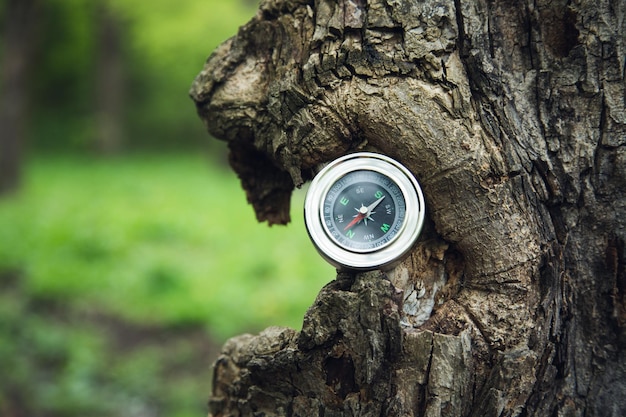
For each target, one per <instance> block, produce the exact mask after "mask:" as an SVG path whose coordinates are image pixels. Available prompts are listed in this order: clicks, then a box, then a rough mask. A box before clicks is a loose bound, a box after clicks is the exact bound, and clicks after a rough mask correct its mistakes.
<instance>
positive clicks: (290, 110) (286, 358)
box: [191, 0, 626, 417]
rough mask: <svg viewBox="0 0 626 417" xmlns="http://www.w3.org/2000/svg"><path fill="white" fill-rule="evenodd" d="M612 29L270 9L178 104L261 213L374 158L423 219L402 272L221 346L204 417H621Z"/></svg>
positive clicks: (402, 8) (622, 125) (587, 5)
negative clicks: (328, 174) (405, 172)
mask: <svg viewBox="0 0 626 417" xmlns="http://www.w3.org/2000/svg"><path fill="white" fill-rule="evenodd" d="M625 17H626V3H625V2H624V1H612V2H611V1H609V2H602V1H601V2H597V1H594V2H591V1H586V0H580V1H577V2H570V1H565V0H556V1H543V0H542V1H529V2H526V3H524V2H508V1H495V0H494V1H484V0H482V1H481V0H479V1H472V2H469V1H468V2H465V1H460V0H454V1H452V0H450V1H435V0H426V1H421V2H417V1H410V0H367V1H366V0H335V1H333V0H316V1H315V2H313V1H309V0H266V1H263V2H262V3H261V6H260V11H259V13H258V14H257V16H256V17H255V18H254V19H253V20H252V21H250V22H249V23H248V24H246V25H245V26H243V27H242V28H241V29H240V31H239V33H238V35H237V36H236V37H234V38H232V39H230V40H229V41H227V42H225V43H224V44H223V45H222V46H220V47H219V48H218V49H217V50H216V51H215V52H214V53H213V55H212V56H211V57H210V58H209V60H208V61H207V64H206V65H205V67H204V69H203V70H202V72H201V73H200V74H199V75H198V77H197V78H196V80H195V82H194V84H193V86H192V89H191V95H192V97H193V99H194V100H195V101H196V104H197V107H198V111H199V114H200V116H201V118H202V119H203V120H204V122H205V123H206V125H207V128H208V130H209V132H210V133H212V134H213V135H214V136H216V137H218V138H221V139H224V140H226V141H228V144H229V147H230V155H231V164H232V166H233V168H234V169H235V171H237V173H238V174H239V176H240V177H241V180H242V186H243V187H244V189H245V190H246V192H247V196H248V200H249V201H250V202H251V203H252V204H253V205H254V207H255V210H256V213H257V217H258V219H259V220H261V221H263V220H266V221H268V222H269V223H270V224H272V223H286V222H287V221H288V220H289V215H288V213H289V195H290V193H291V191H292V189H293V187H294V186H296V187H299V186H301V185H302V184H303V183H304V182H305V181H306V180H309V179H310V178H311V177H312V176H313V172H314V171H315V168H316V167H317V166H318V165H319V164H321V163H324V162H328V161H330V160H332V159H334V158H336V157H338V156H340V155H343V154H346V153H349V152H352V151H355V150H360V149H367V150H373V151H377V152H380V153H384V154H387V155H389V156H391V157H393V158H395V159H397V160H399V161H400V162H402V163H403V164H404V165H405V166H407V167H408V168H409V169H410V170H411V171H412V172H413V173H414V174H415V176H416V177H417V178H418V180H419V181H420V183H421V184H422V186H423V189H424V193H425V196H426V200H427V208H428V213H427V216H428V217H429V222H428V227H427V228H426V229H427V230H426V231H425V232H424V233H423V237H422V238H420V241H419V242H418V244H417V245H416V246H415V248H414V250H413V251H412V253H411V255H410V256H409V257H408V258H407V259H406V260H405V261H404V262H403V263H402V264H400V265H399V266H397V267H396V268H395V269H393V270H391V271H388V272H385V273H383V272H380V271H374V272H367V273H351V272H342V273H339V274H338V275H337V279H336V280H335V281H333V282H331V283H330V284H329V285H328V286H326V287H325V288H324V289H323V290H322V291H321V292H320V294H319V296H318V298H317V300H316V301H315V303H314V305H313V306H311V308H310V309H309V311H308V312H307V314H306V316H305V318H304V324H303V328H302V330H301V331H300V332H296V331H294V330H289V329H278V328H270V329H267V330H266V331H264V332H263V333H261V334H260V335H258V336H249V335H245V336H240V337H237V338H234V339H232V340H230V341H229V342H227V343H226V345H225V346H224V349H223V353H222V355H221V356H220V357H219V359H218V360H217V362H216V364H215V376H214V378H215V380H214V386H213V394H212V397H211V400H210V410H211V411H210V415H212V416H215V417H217V416H252V415H255V416H257V415H258V416H260V415H265V416H307V417H311V416H320V417H321V416H325V417H328V416H429V417H430V416H447V417H454V416H476V417H478V416H501V415H502V416H546V417H548V416H550V417H552V416H623V415H626V262H625V251H624V247H625V239H626V230H625V225H626V196H625V193H626V167H625V164H626V146H625V145H626V108H625V101H626V98H625V97H626V89H625V83H624V66H625V52H626V51H625V47H626V44H625V42H626V36H625V30H626V19H625ZM302 233H305V231H304V230H303V231H302ZM311 256H315V255H314V254H312V255H311ZM294 279H297V277H294Z"/></svg>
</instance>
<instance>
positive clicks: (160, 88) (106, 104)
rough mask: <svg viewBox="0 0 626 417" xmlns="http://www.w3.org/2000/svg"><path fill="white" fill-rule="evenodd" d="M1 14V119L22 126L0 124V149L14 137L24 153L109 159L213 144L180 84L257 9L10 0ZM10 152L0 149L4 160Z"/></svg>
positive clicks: (247, 5) (201, 3)
mask: <svg viewBox="0 0 626 417" xmlns="http://www.w3.org/2000/svg"><path fill="white" fill-rule="evenodd" d="M0 7H2V11H1V12H0V13H2V22H3V28H2V32H1V35H0V36H2V39H1V40H2V45H4V48H3V51H4V52H3V59H2V68H3V90H2V91H3V92H2V100H3V103H5V104H4V105H3V110H2V116H3V117H6V114H7V111H13V112H14V113H15V112H20V113H21V114H22V117H20V119H22V120H28V121H29V122H28V123H22V125H24V126H25V127H26V129H25V130H24V131H20V132H17V133H13V134H11V133H10V132H8V130H7V129H8V127H9V125H8V124H7V123H2V126H3V128H2V138H1V139H2V143H3V146H14V145H9V143H12V142H13V141H15V137H19V138H20V141H21V143H22V144H23V145H22V146H23V147H25V148H27V149H28V150H33V149H34V150H63V151H67V150H72V151H84V150H93V151H98V152H104V153H115V152H120V151H123V150H124V149H146V148H150V149H154V148H160V149H163V148H189V147H197V146H199V145H202V146H205V144H206V146H214V145H211V144H210V143H212V141H208V140H207V138H206V135H205V134H204V132H203V128H202V125H201V123H200V122H199V121H198V119H197V117H196V116H195V112H194V110H193V104H192V103H191V101H190V100H189V98H188V96H187V91H188V87H189V84H190V82H191V80H193V78H194V76H195V73H196V72H197V70H198V68H200V67H201V66H202V63H203V60H204V59H205V58H206V57H205V56H204V55H205V54H206V51H207V50H211V49H213V48H214V47H216V46H217V45H218V44H219V43H220V42H222V41H223V40H225V39H226V38H228V37H230V36H232V35H233V34H234V33H235V32H236V28H237V26H239V25H241V24H243V23H244V22H245V21H246V20H247V19H248V18H249V17H250V16H251V15H252V14H253V13H254V11H255V8H256V5H255V4H253V3H251V2H250V1H249V0H248V1H246V0H239V1H228V2H223V1H217V0H213V1H206V0H178V1H171V0H153V1H150V2H145V1H139V0H97V1H93V0H9V1H7V2H5V4H4V5H3V6H0ZM198 39H202V40H203V41H202V42H198ZM31 58H32V59H31ZM29 62H32V65H28V64H29ZM26 67H32V68H33V70H32V71H28V68H26ZM16 94H18V95H20V100H19V101H16V98H15V97H14V96H15V95H16ZM7 102H8V103H10V104H9V105H7V104H6V103H7ZM27 102H28V103H30V104H29V105H28V106H26V105H25V104H21V103H27ZM13 117H15V116H13ZM13 129H16V128H13ZM10 135H12V137H13V139H10V137H9V136H10ZM13 154H16V152H15V151H9V152H8V153H5V152H4V151H3V158H4V159H5V160H6V159H8V156H9V155H13ZM3 166H4V167H6V166H7V165H5V164H3Z"/></svg>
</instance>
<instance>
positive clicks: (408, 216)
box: [304, 152, 425, 270]
mask: <svg viewBox="0 0 626 417" xmlns="http://www.w3.org/2000/svg"><path fill="white" fill-rule="evenodd" d="M424 215H425V205H424V196H423V194H422V190H421V188H420V186H419V184H418V182H417V180H416V179H415V177H413V175H412V174H411V172H410V171H409V170H408V169H407V168H406V167H404V166H403V165H402V164H400V163H399V162H398V161H395V160H393V159H391V158H389V157H387V156H385V155H380V154H376V153H371V152H359V153H354V154H350V155H346V156H343V157H341V158H338V159H336V160H335V161H333V162H331V163H330V164H328V165H327V166H325V167H324V168H323V169H322V170H321V171H320V172H319V173H318V174H317V175H316V176H315V178H314V179H313V181H312V182H311V185H310V186H309V190H308V192H307V195H306V198H305V201H304V219H305V224H306V227H307V231H308V232H309V236H310V237H311V240H312V241H313V244H314V245H315V247H316V248H317V250H318V251H319V252H320V253H321V255H322V256H323V257H324V258H325V259H326V260H327V261H329V262H330V263H331V264H333V265H335V266H336V267H338V268H340V269H357V270H368V269H385V268H388V267H391V266H393V265H394V264H395V263H396V262H398V261H399V260H401V259H402V258H403V256H404V255H406V254H407V253H408V251H409V250H410V249H411V247H412V246H413V244H414V243H415V241H416V240H417V238H418V236H419V234H420V232H421V230H422V225H423V223H424Z"/></svg>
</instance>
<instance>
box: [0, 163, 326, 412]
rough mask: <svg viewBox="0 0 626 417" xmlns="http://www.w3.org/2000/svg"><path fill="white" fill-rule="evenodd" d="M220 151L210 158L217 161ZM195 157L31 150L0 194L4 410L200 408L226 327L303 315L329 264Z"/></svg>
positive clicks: (296, 232) (249, 328)
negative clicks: (18, 179)
mask: <svg viewBox="0 0 626 417" xmlns="http://www.w3.org/2000/svg"><path fill="white" fill-rule="evenodd" d="M214 159H215V158H214ZM218 165H219V164H217V163H215V162H213V163H210V162H209V159H208V158H206V156H203V155H201V154H195V155H193V154H186V155H174V156H166V155H141V154H138V155H131V156H124V157H118V158H114V159H98V158H94V157H86V156H39V157H35V158H33V159H31V160H29V161H28V163H27V165H26V170H25V182H24V186H23V188H22V189H21V190H20V191H19V192H18V193H17V194H15V195H11V196H3V197H2V198H0V369H2V374H3V375H2V378H0V415H31V416H43V415H45V416H49V417H55V416H63V417H68V416H84V415H89V416H125V415H154V416H168V417H169V416H174V417H188V416H194V415H195V416H201V415H206V406H205V404H206V399H207V397H208V393H209V389H210V382H211V369H210V364H211V362H212V361H213V360H214V359H215V358H216V355H217V351H216V349H217V346H218V345H219V344H221V343H222V342H223V341H224V339H225V338H227V337H230V336H233V335H236V334H239V333H242V332H257V331H259V330H261V329H262V328H264V327H267V326H270V325H284V326H290V327H294V328H296V329H299V328H300V325H301V321H302V317H303V315H304V313H305V311H306V309H307V307H308V306H309V305H310V304H311V303H312V302H313V300H314V298H315V296H316V295H317V293H318V291H319V289H320V288H321V287H322V286H323V285H324V284H325V283H327V282H328V281H330V280H331V279H333V278H334V275H335V274H334V270H333V268H332V267H330V266H329V265H327V264H326V263H325V262H323V261H322V260H321V258H320V257H319V256H318V255H317V253H316V252H315V249H314V248H313V246H312V244H311V243H310V242H309V240H308V236H307V233H306V230H305V227H304V224H303V221H302V199H303V192H302V191H298V192H297V193H296V194H295V195H294V198H293V201H292V219H293V222H292V223H291V224H290V225H288V226H287V227H282V226H274V227H271V228H270V227H268V226H267V225H265V224H258V223H257V222H256V220H255V216H254V213H253V210H252V208H251V206H249V205H247V203H246V201H245V195H244V192H243V191H242V189H241V187H240V185H239V181H238V179H237V178H236V176H235V175H234V174H233V173H232V172H231V171H230V169H228V168H227V167H225V166H218Z"/></svg>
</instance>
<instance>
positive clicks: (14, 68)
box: [0, 0, 38, 194]
mask: <svg viewBox="0 0 626 417" xmlns="http://www.w3.org/2000/svg"><path fill="white" fill-rule="evenodd" d="M37 3H38V1H37V0H9V1H7V2H6V4H5V5H4V10H3V11H2V12H3V16H2V17H3V19H2V24H3V25H2V33H1V36H0V41H1V43H0V45H1V46H2V47H3V48H2V50H0V59H1V61H0V194H2V193H3V192H8V191H10V190H14V189H16V188H17V187H18V186H19V183H20V177H21V175H20V174H21V162H22V148H23V146H24V145H23V143H24V137H25V136H26V128H27V126H26V124H27V115H28V88H27V80H28V73H29V71H30V67H31V61H32V52H33V36H32V35H33V32H34V29H35V26H36V22H35V21H36V17H37V10H36V9H37Z"/></svg>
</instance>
